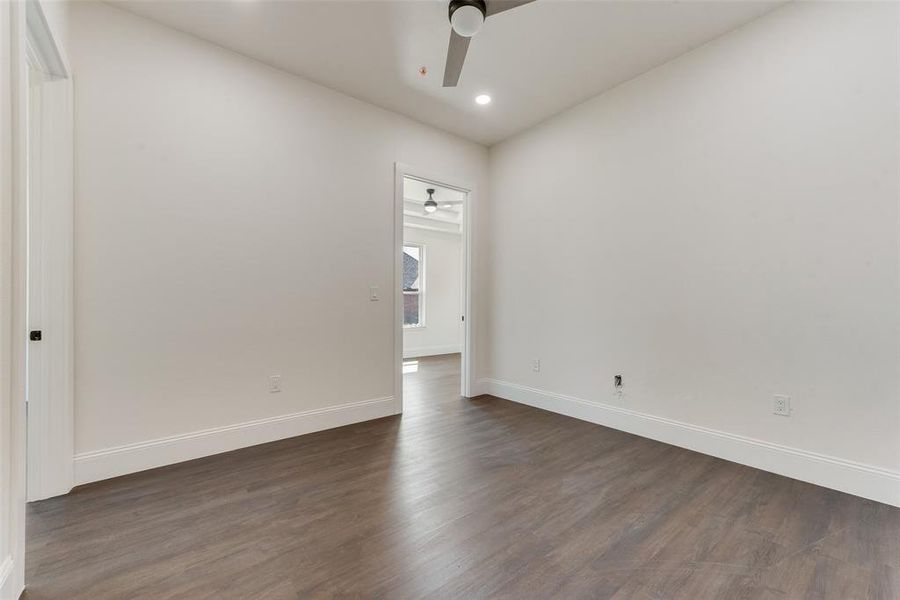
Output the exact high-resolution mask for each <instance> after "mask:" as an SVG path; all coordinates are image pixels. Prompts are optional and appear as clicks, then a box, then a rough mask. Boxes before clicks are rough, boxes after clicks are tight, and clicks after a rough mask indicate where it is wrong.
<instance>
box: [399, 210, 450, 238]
mask: <svg viewBox="0 0 900 600" xmlns="http://www.w3.org/2000/svg"><path fill="white" fill-rule="evenodd" d="M404 216H406V217H409V216H411V215H410V214H409V213H404ZM416 218H418V217H416ZM403 226H404V227H406V228H409V229H424V230H425V231H434V232H436V233H445V234H447V235H452V236H456V237H459V236H460V235H462V231H460V230H459V229H444V228H442V227H434V226H432V225H422V224H420V223H413V222H411V221H406V220H404V222H403Z"/></svg>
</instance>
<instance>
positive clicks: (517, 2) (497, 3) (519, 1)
mask: <svg viewBox="0 0 900 600" xmlns="http://www.w3.org/2000/svg"><path fill="white" fill-rule="evenodd" d="M530 2H534V0H485V4H486V8H487V10H486V14H485V16H486V17H490V16H491V15H496V14H497V13H502V12H503V11H505V10H510V9H513V8H517V7H519V6H522V5H523V4H528V3H530Z"/></svg>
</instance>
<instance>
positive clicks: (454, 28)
mask: <svg viewBox="0 0 900 600" xmlns="http://www.w3.org/2000/svg"><path fill="white" fill-rule="evenodd" d="M529 2H534V0H451V1H450V27H451V29H450V46H449V47H448V48H447V64H446V65H445V66H444V87H456V84H457V83H458V82H459V76H460V74H461V73H462V68H463V63H464V62H465V60H466V52H468V50H469V41H470V40H471V39H472V36H473V35H475V34H476V33H478V30H479V29H481V26H482V25H483V24H484V20H485V19H487V18H488V17H491V16H493V15H496V14H498V13H501V12H503V11H506V10H510V9H511V8H516V7H517V6H522V5H523V4H528V3H529Z"/></svg>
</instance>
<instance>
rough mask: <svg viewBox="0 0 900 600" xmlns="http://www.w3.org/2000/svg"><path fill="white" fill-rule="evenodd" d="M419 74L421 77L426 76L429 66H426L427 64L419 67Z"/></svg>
mask: <svg viewBox="0 0 900 600" xmlns="http://www.w3.org/2000/svg"><path fill="white" fill-rule="evenodd" d="M419 75H420V76H421V77H425V76H426V75H428V67H425V66H422V67H419Z"/></svg>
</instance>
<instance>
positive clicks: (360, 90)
mask: <svg viewBox="0 0 900 600" xmlns="http://www.w3.org/2000/svg"><path fill="white" fill-rule="evenodd" d="M781 3H782V2H781V1H779V2H759V1H740V0H719V1H699V2H694V1H674V2H673V1H645V0H619V1H601V0H596V1H580V2H575V1H566V0H538V1H537V2H534V3H532V4H528V5H526V6H522V7H519V8H516V9H514V10H510V11H508V12H504V13H502V14H500V15H496V16H494V17H491V18H489V19H488V20H487V22H486V23H485V25H484V27H483V28H482V30H481V31H480V32H479V33H478V34H477V35H476V36H475V37H474V38H473V39H472V43H471V45H470V46H469V54H468V58H467V60H466V64H465V67H464V69H463V73H462V77H461V78H460V83H459V86H458V87H457V88H442V87H441V79H442V76H443V71H444V58H445V55H446V51H447V43H448V39H449V23H448V21H447V2H446V1H444V0H405V1H397V0H381V1H361V2H360V1H348V0H327V1H315V2H313V1H298V0H295V1H290V0H274V1H273V0H215V1H209V0H120V1H118V2H116V4H117V5H118V6H120V7H122V8H125V9H126V10H129V11H131V12H134V13H136V14H139V15H142V16H146V17H149V18H151V19H153V20H155V21H158V22H160V23H163V24H165V25H168V26H170V27H173V28H175V29H179V30H181V31H184V32H187V33H191V34H193V35H196V36H198V37H200V38H203V39H206V40H209V41H211V42H214V43H216V44H218V45H220V46H223V47H226V48H229V49H231V50H234V51H237V52H239V53H241V54H244V55H247V56H250V57H252V58H255V59H257V60H260V61H262V62H265V63H268V64H270V65H273V66H275V67H279V68H281V69H284V70H286V71H289V72H291V73H295V74H297V75H300V76H302V77H305V78H307V79H310V80H312V81H315V82H317V83H320V84H322V85H325V86H327V87H330V88H333V89H335V90H339V91H341V92H344V93H346V94H349V95H351V96H354V97H356V98H359V99H361V100H365V101H368V102H371V103H372V104H376V105H378V106H381V107H384V108H387V109H389V110H393V111H396V112H398V113H401V114H404V115H407V116H410V117H412V118H414V119H417V120H419V121H422V122H424V123H428V124H430V125H433V126H436V127H439V128H441V129H444V130H447V131H450V132H453V133H456V134H458V135H460V136H463V137H465V138H468V139H470V140H473V141H476V142H479V143H482V144H486V145H490V144H493V143H495V142H498V141H500V140H502V139H504V138H506V137H508V136H510V135H512V134H514V133H517V132H519V131H521V130H523V129H527V128H528V127H530V126H532V125H534V124H536V123H538V122H540V121H542V120H544V119H546V118H547V117H550V116H552V115H554V114H556V113H558V112H561V111H562V110H565V109H566V108H569V107H571V106H574V105H575V104H578V103H579V102H582V101H584V100H586V99H588V98H590V97H591V96H594V95H596V94H599V93H600V92H603V91H605V90H607V89H609V88H611V87H613V86H615V85H617V84H619V83H622V82H623V81H627V80H628V79H631V78H633V77H635V76H636V75H639V74H641V73H643V72H644V71H646V70H648V69H650V68H652V67H654V66H656V65H659V64H662V63H664V62H666V61H668V60H670V59H672V58H674V57H676V56H678V55H680V54H683V53H684V52H686V51H688V50H690V49H692V48H694V47H696V46H698V45H700V44H703V43H704V42H707V41H709V40H711V39H713V38H715V37H717V36H720V35H722V34H723V33H726V32H728V31H730V30H732V29H735V28H736V27H739V26H741V25H743V24H745V23H747V22H749V21H751V20H753V19H755V18H757V17H759V16H761V15H762V14H764V13H766V12H768V11H769V10H771V9H773V8H774V7H776V6H778V5H779V4H781ZM420 66H426V67H427V68H428V71H429V73H428V75H427V76H426V77H421V76H420V75H419V74H418V69H419V67H420ZM480 93H488V94H490V95H491V96H492V97H493V100H494V101H493V102H492V103H491V104H490V105H488V106H478V105H476V104H475V103H474V101H473V98H474V97H475V96H476V95H477V94H480Z"/></svg>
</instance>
